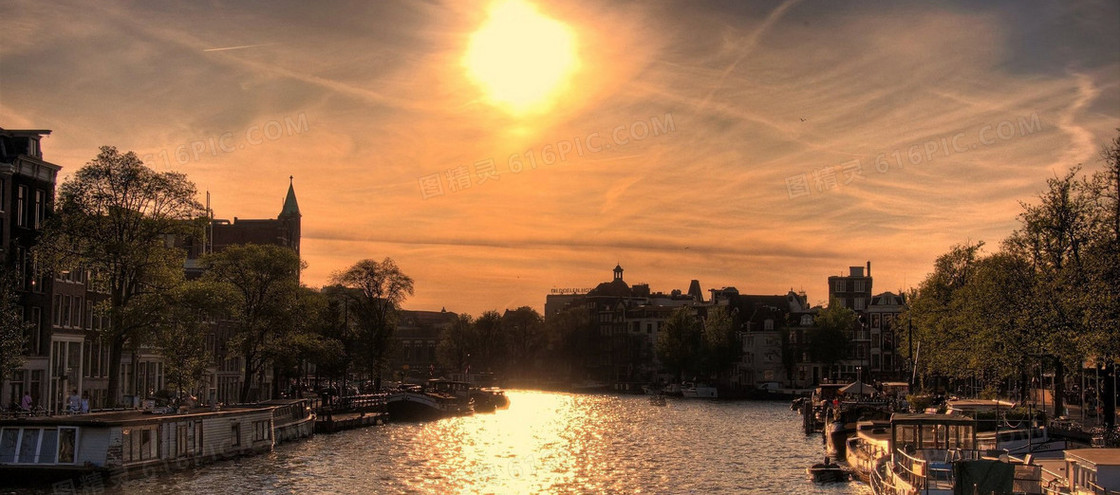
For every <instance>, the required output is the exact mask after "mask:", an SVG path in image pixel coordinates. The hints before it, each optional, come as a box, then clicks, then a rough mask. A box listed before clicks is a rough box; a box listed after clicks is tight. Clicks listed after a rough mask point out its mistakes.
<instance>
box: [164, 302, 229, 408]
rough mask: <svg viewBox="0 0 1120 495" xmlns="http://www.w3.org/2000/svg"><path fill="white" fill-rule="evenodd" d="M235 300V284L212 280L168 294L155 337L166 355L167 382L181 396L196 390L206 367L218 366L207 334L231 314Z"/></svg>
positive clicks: (165, 371)
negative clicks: (208, 343)
mask: <svg viewBox="0 0 1120 495" xmlns="http://www.w3.org/2000/svg"><path fill="white" fill-rule="evenodd" d="M235 301H236V294H235V293H234V289H233V287H231V286H230V285H228V284H223V283H216V282H213V281H209V280H193V281H189V282H185V283H183V284H181V285H179V286H178V287H175V288H174V289H172V290H171V291H169V292H168V294H166V299H165V302H166V307H167V308H168V310H167V312H166V313H164V315H163V319H162V320H161V322H160V325H159V327H158V328H157V331H156V335H155V339H154V340H155V343H156V345H157V346H158V348H159V349H160V351H161V354H162V355H163V365H164V374H165V375H166V377H167V383H168V384H169V385H171V386H173V387H174V390H175V391H176V392H177V396H181V395H182V393H183V392H184V391H191V390H193V389H195V388H196V387H197V386H198V385H199V384H200V382H201V381H202V378H203V376H204V375H205V372H206V368H207V367H209V366H212V365H214V360H213V355H211V354H210V353H209V352H208V349H207V348H206V336H207V334H208V333H209V332H210V331H211V322H213V321H216V320H218V319H220V318H227V317H229V316H230V314H231V313H232V311H233V308H234V305H235Z"/></svg>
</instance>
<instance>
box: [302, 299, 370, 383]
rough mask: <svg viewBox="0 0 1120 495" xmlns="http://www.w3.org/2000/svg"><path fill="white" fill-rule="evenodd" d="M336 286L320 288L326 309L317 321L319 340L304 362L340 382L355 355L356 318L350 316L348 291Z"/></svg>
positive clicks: (325, 376) (320, 373)
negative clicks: (306, 361)
mask: <svg viewBox="0 0 1120 495" xmlns="http://www.w3.org/2000/svg"><path fill="white" fill-rule="evenodd" d="M351 291H352V290H351V289H347V288H345V287H342V286H340V285H332V286H328V287H324V288H323V290H322V293H323V297H324V298H326V307H325V308H324V309H323V314H322V318H321V320H320V321H319V329H318V331H317V333H318V334H319V339H318V343H317V345H316V346H315V347H314V348H313V349H311V351H310V353H309V355H308V359H309V360H310V361H311V362H312V363H314V364H315V370H316V372H317V373H318V374H319V375H320V376H321V377H322V378H327V379H332V380H343V379H344V378H345V377H346V376H347V375H348V372H349V370H350V369H351V368H352V367H353V364H354V361H355V356H356V355H357V353H358V352H357V351H358V350H359V349H358V344H357V335H358V334H357V330H356V320H357V318H356V317H352V315H351V314H350V300H351V296H348V295H347V292H351Z"/></svg>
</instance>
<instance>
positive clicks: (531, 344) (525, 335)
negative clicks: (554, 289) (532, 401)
mask: <svg viewBox="0 0 1120 495" xmlns="http://www.w3.org/2000/svg"><path fill="white" fill-rule="evenodd" d="M502 333H503V334H505V335H506V339H507V343H508V344H509V357H510V363H509V364H510V366H511V368H510V369H509V370H508V371H511V372H513V373H515V374H518V375H521V376H526V375H535V374H536V373H535V372H536V365H537V359H538V358H539V357H540V354H541V352H542V351H543V350H544V348H545V346H546V345H547V337H546V336H545V334H544V318H542V317H541V314H540V313H538V312H537V310H535V309H533V308H531V307H529V306H522V307H520V308H517V309H515V310H513V311H506V313H505V314H504V315H502Z"/></svg>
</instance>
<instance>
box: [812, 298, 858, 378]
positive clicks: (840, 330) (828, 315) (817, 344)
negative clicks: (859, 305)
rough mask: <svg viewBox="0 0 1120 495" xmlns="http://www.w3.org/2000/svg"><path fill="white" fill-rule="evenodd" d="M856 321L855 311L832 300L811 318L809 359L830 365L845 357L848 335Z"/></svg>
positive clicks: (849, 339)
mask: <svg viewBox="0 0 1120 495" xmlns="http://www.w3.org/2000/svg"><path fill="white" fill-rule="evenodd" d="M858 323H859V320H858V318H857V316H856V313H855V311H852V310H851V309H849V308H846V307H844V305H842V304H840V302H839V301H832V303H830V304H829V305H828V307H827V308H824V309H822V310H821V311H820V312H819V313H817V315H816V317H814V318H813V328H812V329H810V330H809V332H808V340H809V347H808V349H809V356H810V359H812V360H813V361H816V362H819V363H823V364H825V365H826V366H829V367H831V366H832V365H833V364H836V363H838V362H840V360H841V359H844V358H845V357H847V355H848V348H849V347H850V346H851V338H850V337H849V335H851V333H852V331H853V330H854V329H855V327H856V325H858Z"/></svg>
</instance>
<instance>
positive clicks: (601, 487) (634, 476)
mask: <svg viewBox="0 0 1120 495" xmlns="http://www.w3.org/2000/svg"><path fill="white" fill-rule="evenodd" d="M508 394H509V397H510V402H511V404H510V407H509V408H508V409H505V410H498V411H497V412H496V413H493V414H477V415H474V416H471V417H461V418H450V419H444V420H440V421H435V422H428V423H396V424H388V425H384V426H380V427H372V428H366V429H360V430H353V431H347V432H342V433H337V434H334V435H317V436H315V437H314V438H311V439H308V440H305V441H302V442H297V443H293V444H288V445H282V446H280V447H277V448H276V449H275V451H274V452H272V453H270V454H267V455H260V456H256V457H248V458H242V459H237V460H232V461H226V462H222V463H217V464H213V465H210V466H205V467H202V468H199V469H195V470H191V471H184V472H177V473H170V474H158V475H154V476H151V477H148V478H144V479H139V480H134V481H128V482H126V483H125V484H123V485H121V486H119V487H113V488H108V487H106V489H105V492H106V493H236V494H239V495H244V494H250V493H293V494H296V493H299V494H303V493H363V494H364V493H421V494H426V493H438V494H444V493H501V494H504V493H657V494H660V493H702V494H708V493H760V494H763V493H765V494H772V493H796V494H801V493H826V494H851V493H870V491H869V490H868V489H867V487H866V486H863V485H860V484H858V483H854V482H853V483H848V484H838V485H831V486H827V485H814V484H813V483H811V482H810V481H808V479H807V477H806V474H805V468H806V467H807V466H809V465H811V464H813V463H815V462H820V461H821V459H822V458H823V448H822V445H821V438H820V435H819V434H817V435H813V436H806V435H805V434H804V433H802V431H801V430H800V426H801V418H800V416H799V415H798V414H797V413H796V412H793V411H790V409H789V404H788V403H785V402H713V401H704V400H682V399H677V400H669V401H668V405H667V406H665V407H657V406H653V405H651V404H650V403H649V401H648V399H647V398H645V397H641V396H612V395H580V394H566V393H556V392H537V391H509V392H508ZM79 491H80V490H79Z"/></svg>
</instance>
